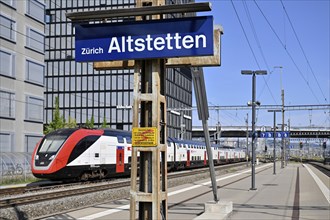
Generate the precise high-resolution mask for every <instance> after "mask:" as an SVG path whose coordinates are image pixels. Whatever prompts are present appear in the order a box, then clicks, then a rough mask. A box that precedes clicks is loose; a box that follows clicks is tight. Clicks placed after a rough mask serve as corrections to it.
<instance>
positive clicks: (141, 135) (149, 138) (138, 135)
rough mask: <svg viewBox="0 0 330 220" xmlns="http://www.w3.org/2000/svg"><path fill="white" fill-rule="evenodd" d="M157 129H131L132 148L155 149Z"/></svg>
mask: <svg viewBox="0 0 330 220" xmlns="http://www.w3.org/2000/svg"><path fill="white" fill-rule="evenodd" d="M157 133H158V132H157V128H156V127H143V128H133V132H132V146H133V147H156V146H157Z"/></svg>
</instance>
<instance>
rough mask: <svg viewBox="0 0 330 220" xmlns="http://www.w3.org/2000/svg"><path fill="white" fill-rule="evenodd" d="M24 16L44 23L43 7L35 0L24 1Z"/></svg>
mask: <svg viewBox="0 0 330 220" xmlns="http://www.w3.org/2000/svg"><path fill="white" fill-rule="evenodd" d="M26 14H28V15H29V16H31V17H32V18H35V19H36V20H38V21H40V22H42V23H44V22H45V5H44V4H42V3H40V2H39V1H37V0H27V1H26Z"/></svg>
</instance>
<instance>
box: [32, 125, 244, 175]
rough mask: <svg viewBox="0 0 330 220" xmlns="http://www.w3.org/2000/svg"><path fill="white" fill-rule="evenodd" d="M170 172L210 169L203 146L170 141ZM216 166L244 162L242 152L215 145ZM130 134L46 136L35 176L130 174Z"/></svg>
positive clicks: (36, 157)
mask: <svg viewBox="0 0 330 220" xmlns="http://www.w3.org/2000/svg"><path fill="white" fill-rule="evenodd" d="M167 145H168V148H167V162H168V169H169V170H175V169H189V168H194V167H201V166H206V165H207V153H206V147H205V144H204V143H203V142H197V141H188V140H177V139H174V138H168V140H167ZM211 148H212V151H213V161H214V163H215V164H216V165H217V164H222V163H232V162H239V161H243V160H244V159H245V156H246V155H245V152H244V151H243V150H242V149H239V150H237V149H230V148H223V147H220V146H219V145H212V147H211ZM131 150H132V142H131V132H128V131H122V130H112V129H98V130H96V129H71V128H67V129H60V130H57V131H54V132H52V133H49V134H47V135H46V136H45V137H44V138H43V139H42V140H41V141H40V143H39V144H37V146H36V148H35V150H34V152H33V154H32V163H31V168H32V173H33V175H34V176H35V177H38V178H47V179H52V180H65V179H76V180H87V179H91V178H105V177H113V176H118V175H123V174H124V175H127V174H129V173H130V162H131Z"/></svg>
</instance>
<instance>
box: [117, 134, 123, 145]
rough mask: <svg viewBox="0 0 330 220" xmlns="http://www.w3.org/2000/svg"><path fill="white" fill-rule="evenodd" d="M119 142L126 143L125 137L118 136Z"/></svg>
mask: <svg viewBox="0 0 330 220" xmlns="http://www.w3.org/2000/svg"><path fill="white" fill-rule="evenodd" d="M117 140H118V143H124V137H123V136H120V135H118V136H117Z"/></svg>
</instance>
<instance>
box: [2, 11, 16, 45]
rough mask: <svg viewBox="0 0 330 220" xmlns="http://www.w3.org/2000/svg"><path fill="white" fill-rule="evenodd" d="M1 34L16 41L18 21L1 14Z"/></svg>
mask: <svg viewBox="0 0 330 220" xmlns="http://www.w3.org/2000/svg"><path fill="white" fill-rule="evenodd" d="M0 24H1V25H0V36H1V37H3V38H6V39H8V40H11V41H16V22H15V21H13V20H11V19H9V18H6V17H5V16H3V15H0Z"/></svg>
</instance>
